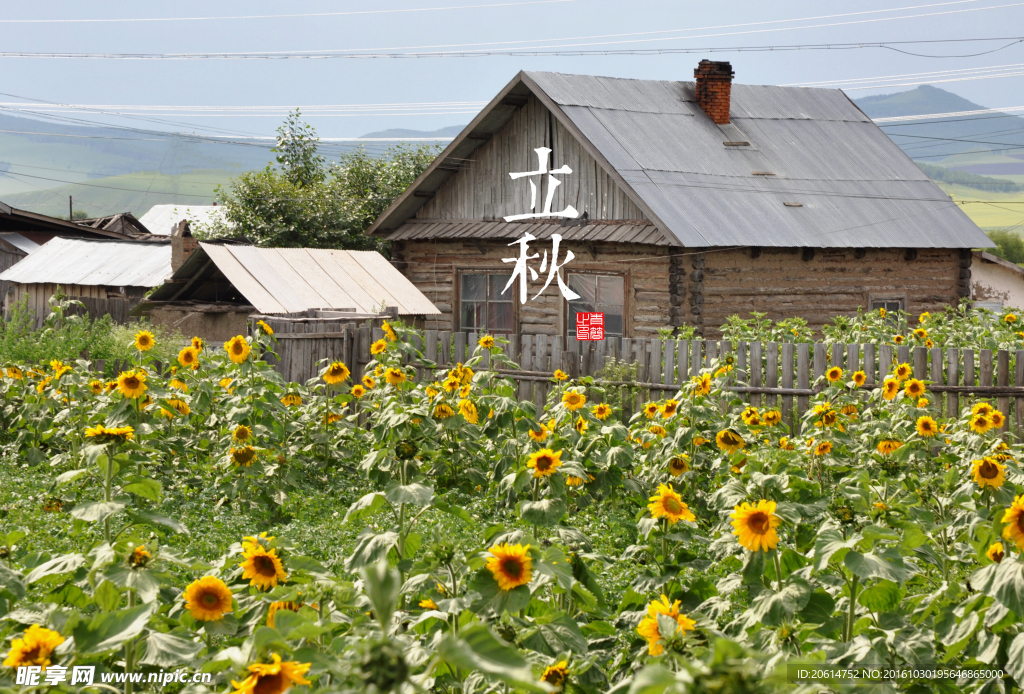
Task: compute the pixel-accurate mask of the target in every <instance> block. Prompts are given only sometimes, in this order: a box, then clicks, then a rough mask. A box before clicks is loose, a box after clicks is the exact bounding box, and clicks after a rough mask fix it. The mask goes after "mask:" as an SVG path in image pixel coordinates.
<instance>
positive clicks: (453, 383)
mask: <svg viewBox="0 0 1024 694" xmlns="http://www.w3.org/2000/svg"><path fill="white" fill-rule="evenodd" d="M460 383H462V381H460V380H459V379H458V378H455V377H453V376H448V377H447V378H446V379H444V383H442V384H441V387H442V388H444V392H446V393H451V392H453V391H456V390H458V389H459V384H460Z"/></svg>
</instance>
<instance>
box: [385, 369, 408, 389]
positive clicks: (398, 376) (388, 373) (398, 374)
mask: <svg viewBox="0 0 1024 694" xmlns="http://www.w3.org/2000/svg"><path fill="white" fill-rule="evenodd" d="M384 380H385V381H387V382H388V384H389V385H393V386H397V385H399V384H400V383H403V382H405V372H404V371H402V370H401V369H396V368H395V367H393V366H392V367H390V368H388V369H387V370H385V371H384Z"/></svg>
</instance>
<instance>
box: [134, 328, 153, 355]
mask: <svg viewBox="0 0 1024 694" xmlns="http://www.w3.org/2000/svg"><path fill="white" fill-rule="evenodd" d="M155 344H156V338H155V337H153V333H151V332H149V331H148V330H140V331H139V332H137V333H135V349H137V350H139V351H140V352H148V351H149V350H151V349H153V346H154V345H155Z"/></svg>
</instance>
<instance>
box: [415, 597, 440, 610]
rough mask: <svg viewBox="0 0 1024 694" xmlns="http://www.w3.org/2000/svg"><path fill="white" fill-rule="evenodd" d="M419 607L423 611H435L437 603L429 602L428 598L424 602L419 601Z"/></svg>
mask: <svg viewBox="0 0 1024 694" xmlns="http://www.w3.org/2000/svg"><path fill="white" fill-rule="evenodd" d="M419 606H420V607H422V608H423V609H424V610H436V609H437V603H436V602H434V601H433V600H431V599H430V598H427V599H426V600H420V605H419Z"/></svg>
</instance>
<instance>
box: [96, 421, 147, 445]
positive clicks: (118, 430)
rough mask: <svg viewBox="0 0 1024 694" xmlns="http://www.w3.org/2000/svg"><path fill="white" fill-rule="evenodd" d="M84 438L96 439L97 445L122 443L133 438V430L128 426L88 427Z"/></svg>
mask: <svg viewBox="0 0 1024 694" xmlns="http://www.w3.org/2000/svg"><path fill="white" fill-rule="evenodd" d="M85 437H86V438H88V439H96V440H97V442H99V443H115V442H116V443H124V442H125V441H130V440H132V439H134V438H135V430H134V429H132V428H131V427H129V426H124V427H105V426H103V425H102V424H100V425H97V426H94V427H88V428H87V429H86V430H85Z"/></svg>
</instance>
